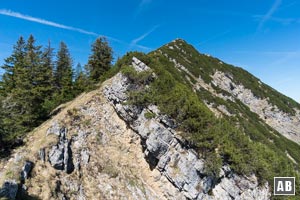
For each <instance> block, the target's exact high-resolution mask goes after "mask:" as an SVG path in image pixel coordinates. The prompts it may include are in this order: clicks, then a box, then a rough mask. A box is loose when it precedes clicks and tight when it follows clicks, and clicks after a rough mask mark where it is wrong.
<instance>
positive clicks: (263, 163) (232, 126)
mask: <svg viewBox="0 0 300 200" xmlns="http://www.w3.org/2000/svg"><path fill="white" fill-rule="evenodd" d="M184 45H187V44H186V43H182V42H181V45H180V44H177V46H184ZM166 49H168V55H169V54H171V51H169V48H166ZM182 49H183V50H184V51H185V52H188V53H186V55H189V53H190V52H189V50H188V49H184V47H182ZM160 50H161V51H162V52H159V51H154V52H151V53H150V54H148V55H144V54H140V55H138V54H134V56H136V57H138V58H139V59H140V60H141V61H143V62H145V63H147V64H148V66H149V67H150V68H151V69H152V70H153V71H154V72H155V74H156V75H157V78H155V79H154V80H152V82H151V83H150V87H137V88H136V90H134V91H130V93H129V95H130V96H129V97H130V100H129V103H131V104H135V105H138V106H147V105H150V104H154V105H157V106H158V107H159V109H160V110H161V112H162V113H164V114H167V115H168V116H170V117H172V118H173V119H175V120H176V122H177V123H178V125H179V126H178V128H177V129H178V130H177V131H178V132H180V133H182V136H183V137H184V138H185V139H186V141H187V142H188V143H189V144H190V146H192V147H193V148H194V149H196V150H197V152H198V153H199V156H200V157H203V158H205V160H206V170H207V171H206V172H207V174H210V175H214V176H216V177H218V175H219V169H220V167H221V166H222V165H224V164H228V165H229V166H230V167H231V169H232V170H234V171H235V172H236V173H238V174H241V175H251V174H253V173H254V174H256V176H257V177H258V178H259V181H260V183H264V182H266V181H267V182H269V184H270V185H271V186H272V182H273V177H274V176H295V177H296V180H299V175H298V171H299V166H298V164H297V163H299V162H300V160H299V156H297V152H300V146H299V144H296V143H294V142H293V141H290V140H288V139H286V138H285V137H284V136H282V135H281V134H279V133H278V132H277V131H276V130H274V129H272V128H271V127H269V126H267V125H266V124H265V123H263V121H262V120H261V119H260V118H259V117H258V116H257V114H255V113H253V112H251V111H250V110H249V108H248V107H247V106H245V105H244V104H243V103H242V102H239V101H236V102H235V103H234V102H231V101H225V100H223V99H221V98H218V97H215V96H213V95H212V94H211V93H209V92H208V91H206V90H204V89H202V90H200V91H197V92H196V93H195V92H193V87H192V86H191V84H187V82H188V80H187V79H186V74H184V73H181V72H179V71H178V70H177V69H176V68H175V66H174V63H173V62H171V61H170V60H169V59H168V58H166V57H165V56H164V53H165V51H164V50H165V48H160ZM192 53H193V52H192ZM175 54H176V55H179V54H180V52H176V51H175V52H172V55H173V56H174V58H176V60H177V57H175ZM132 55H133V54H129V55H127V56H132ZM127 56H125V58H124V59H123V62H122V64H123V66H122V67H121V72H122V73H123V74H124V75H126V76H128V77H129V78H130V80H133V81H134V83H139V81H140V80H141V77H143V76H145V74H147V76H150V75H151V73H147V72H144V75H143V74H139V73H137V72H136V71H135V70H134V69H133V68H132V67H129V66H128V63H127V62H126V61H127V60H128V59H127V58H126V57H127ZM196 56H197V55H196V54H195V55H193V58H195V57H196ZM205 57H207V56H205ZM172 58H173V57H172ZM179 58H180V56H179ZM207 58H209V57H207ZM182 60H184V59H183V58H182ZM182 62H185V63H189V62H187V61H186V60H185V61H182ZM207 63H209V62H207ZM180 64H182V63H180ZM215 64H217V65H219V64H218V63H215ZM189 65H191V63H189ZM209 65H210V67H212V68H213V67H214V65H213V64H212V63H210V64H209ZM184 66H185V65H184ZM200 66H201V68H206V67H207V68H208V66H207V65H206V64H205V63H202V64H201V65H200ZM190 67H191V69H189V70H191V71H192V67H194V68H196V66H190ZM198 69H199V66H198V65H197V68H196V69H194V73H196V72H197V71H198ZM198 72H199V75H200V73H202V72H200V71H198ZM212 72H213V71H212ZM195 75H196V74H195ZM202 76H203V75H202V74H201V77H202ZM209 78H210V77H209V76H207V80H208V79H209ZM143 79H144V78H143ZM235 81H237V80H235ZM241 81H242V80H241ZM218 92H224V93H226V92H225V91H222V90H221V89H219V91H218ZM283 98H284V97H283ZM203 101H205V102H212V103H214V104H216V105H215V106H217V105H226V107H227V108H228V109H229V110H230V112H231V113H233V114H236V115H234V116H232V117H223V118H216V117H215V116H214V115H213V113H212V112H211V111H210V110H209V109H208V108H207V106H206V105H205V104H204V103H203ZM279 101H280V100H279ZM239 113H241V115H239ZM148 115H149V114H147V116H148ZM151 117H152V116H151ZM287 153H288V154H289V155H291V156H292V157H293V158H294V159H295V161H296V163H293V161H292V160H290V159H289V158H288V157H287ZM296 193H299V187H298V186H296Z"/></svg>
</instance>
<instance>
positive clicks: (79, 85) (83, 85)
mask: <svg viewBox="0 0 300 200" xmlns="http://www.w3.org/2000/svg"><path fill="white" fill-rule="evenodd" d="M88 82H89V81H88V77H87V75H86V74H85V73H84V71H83V70H82V67H81V64H80V63H78V64H77V66H76V74H75V81H74V89H73V90H74V96H77V95H78V94H80V93H82V92H84V91H85V90H86V89H87V87H88Z"/></svg>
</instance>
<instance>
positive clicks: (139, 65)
mask: <svg viewBox="0 0 300 200" xmlns="http://www.w3.org/2000/svg"><path fill="white" fill-rule="evenodd" d="M132 66H133V67H134V69H135V70H136V71H137V72H141V71H145V70H149V69H150V68H149V67H148V66H147V65H146V64H145V63H143V62H142V61H140V60H139V59H137V58H136V57H133V58H132Z"/></svg>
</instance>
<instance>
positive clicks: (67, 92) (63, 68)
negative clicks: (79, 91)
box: [54, 42, 73, 103]
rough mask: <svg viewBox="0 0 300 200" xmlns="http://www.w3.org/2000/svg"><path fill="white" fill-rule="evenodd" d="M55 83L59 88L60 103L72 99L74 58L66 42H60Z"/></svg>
mask: <svg viewBox="0 0 300 200" xmlns="http://www.w3.org/2000/svg"><path fill="white" fill-rule="evenodd" d="M54 78H55V85H56V88H57V90H58V93H57V94H56V98H57V101H58V103H62V102H65V101H68V100H70V99H71V98H72V97H73V95H72V87H73V69H72V58H71V56H70V52H69V50H68V47H67V45H66V44H65V43H64V42H61V43H60V46H59V50H58V52H57V60H56V70H55V77H54Z"/></svg>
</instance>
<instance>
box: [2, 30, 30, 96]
mask: <svg viewBox="0 0 300 200" xmlns="http://www.w3.org/2000/svg"><path fill="white" fill-rule="evenodd" d="M25 46H26V42H25V40H24V38H23V37H22V36H21V37H20V38H19V39H18V41H17V43H16V45H14V47H13V53H12V55H11V56H9V57H8V58H6V59H5V60H4V65H3V66H2V67H1V68H2V69H3V70H4V74H3V76H2V81H1V82H2V84H1V85H2V88H1V89H2V92H3V93H2V95H5V94H8V93H9V92H10V91H11V90H12V89H13V88H15V86H16V81H15V71H16V68H18V67H21V66H23V65H24V57H25Z"/></svg>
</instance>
